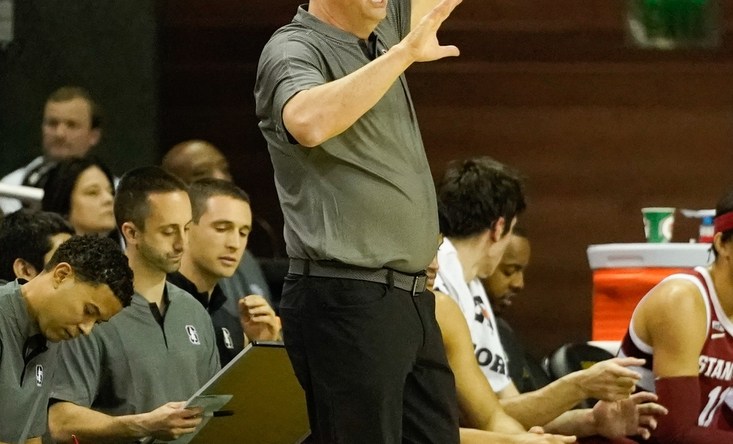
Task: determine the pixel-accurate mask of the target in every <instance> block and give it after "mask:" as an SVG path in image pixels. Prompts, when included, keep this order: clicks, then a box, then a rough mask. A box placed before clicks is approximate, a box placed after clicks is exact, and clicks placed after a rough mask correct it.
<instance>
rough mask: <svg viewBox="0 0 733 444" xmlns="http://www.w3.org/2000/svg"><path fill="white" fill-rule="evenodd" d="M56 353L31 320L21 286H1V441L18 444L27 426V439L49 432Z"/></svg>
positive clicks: (10, 284)
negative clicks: (48, 423) (48, 410)
mask: <svg viewBox="0 0 733 444" xmlns="http://www.w3.org/2000/svg"><path fill="white" fill-rule="evenodd" d="M57 352H58V347H57V344H54V343H51V342H49V343H47V342H46V338H45V337H43V336H42V335H41V332H40V330H39V329H38V325H37V323H36V322H35V321H33V320H31V318H30V317H29V315H28V306H27V305H26V303H25V299H23V296H22V295H21V293H20V285H19V284H18V282H17V281H13V282H10V283H8V284H5V285H3V286H0V441H2V442H17V441H18V440H19V439H20V438H21V435H22V433H23V431H24V429H25V427H26V426H28V427H29V429H28V433H27V435H26V438H32V437H36V436H41V435H43V434H44V433H45V432H46V423H47V421H46V405H47V403H48V396H49V392H50V390H51V377H52V375H53V371H54V367H55V366H56V362H57ZM28 423H30V424H28Z"/></svg>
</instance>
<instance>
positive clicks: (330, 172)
mask: <svg viewBox="0 0 733 444" xmlns="http://www.w3.org/2000/svg"><path fill="white" fill-rule="evenodd" d="M387 16H388V17H387V19H386V20H384V21H383V22H382V23H380V25H379V26H378V27H377V29H376V30H375V32H374V34H375V35H376V37H377V40H376V54H377V55H379V54H381V53H383V52H385V51H386V50H387V49H388V48H390V47H392V46H393V45H395V44H397V43H398V42H399V41H400V40H401V39H402V38H403V37H404V36H405V35H406V34H407V33H408V32H409V27H410V2H409V1H408V0H392V1H390V2H389V7H388V11H387ZM373 46H374V45H373V42H372V43H370V42H366V41H363V40H360V39H359V38H357V37H356V36H355V35H353V34H350V33H347V32H344V31H342V30H340V29H337V28H335V27H333V26H331V25H328V24H326V23H323V22H321V21H320V20H318V19H317V18H315V17H314V16H312V15H311V14H309V13H308V12H307V10H306V9H305V6H301V7H300V8H299V10H298V13H297V15H296V16H295V18H294V19H293V21H292V23H290V24H289V25H287V26H285V27H283V28H281V29H280V30H278V31H277V32H276V33H275V34H274V35H273V36H272V38H271V39H270V41H269V42H268V43H267V45H266V46H265V48H264V50H263V52H262V56H261V58H260V63H259V67H258V73H257V84H256V86H255V98H256V101H257V116H258V117H259V119H260V129H261V130H262V134H263V135H264V136H265V139H266V140H267V143H268V148H269V151H270V156H271V157H272V163H273V166H274V170H275V185H276V187H277V191H278V195H279V198H280V205H281V207H282V211H283V215H284V219H285V240H286V242H287V252H288V255H289V256H290V257H296V258H304V259H313V260H321V259H331V260H338V261H341V262H345V263H348V264H352V265H358V266H364V267H372V268H378V267H383V266H386V267H390V268H394V269H397V270H400V271H404V272H417V271H420V270H423V269H425V268H426V267H427V265H428V264H429V263H430V261H431V260H432V258H433V256H435V251H436V249H437V239H438V215H437V204H436V195H435V186H434V184H433V180H432V176H431V174H430V169H429V166H428V162H427V159H426V157H425V150H424V148H423V144H422V138H421V136H420V130H419V128H418V124H417V117H416V116H415V110H414V108H413V104H412V99H411V98H410V92H409V90H408V88H407V82H406V80H405V76H404V75H402V76H401V77H400V78H399V79H398V80H397V81H396V82H395V83H394V84H393V85H392V87H391V88H390V89H389V91H388V92H387V93H386V94H385V95H384V97H382V99H381V100H380V101H379V102H378V103H377V104H376V105H375V106H374V108H372V109H371V110H369V111H368V112H367V113H366V114H365V115H364V116H362V117H361V118H360V119H359V120H358V121H357V122H356V123H355V124H354V125H353V126H352V127H350V128H349V129H347V130H346V131H345V132H343V133H342V134H340V135H338V136H336V137H334V138H332V139H330V140H328V141H326V142H324V143H323V144H322V145H320V146H318V147H316V148H313V149H307V148H303V147H301V146H300V145H297V144H293V143H291V142H290V141H289V137H288V134H287V132H286V130H285V128H284V125H283V122H282V109H283V107H284V106H285V104H286V103H287V102H288V100H290V99H291V98H292V97H293V95H295V94H296V93H297V92H299V91H302V90H305V89H309V88H312V87H315V86H317V85H321V84H324V83H327V82H329V81H332V80H335V79H339V78H342V77H344V76H346V75H348V74H350V73H352V72H354V71H356V70H357V69H359V68H361V67H363V66H364V65H366V64H367V63H369V61H370V60H371V57H372V56H371V55H370V54H369V52H370V51H371V50H372V49H374V48H373Z"/></svg>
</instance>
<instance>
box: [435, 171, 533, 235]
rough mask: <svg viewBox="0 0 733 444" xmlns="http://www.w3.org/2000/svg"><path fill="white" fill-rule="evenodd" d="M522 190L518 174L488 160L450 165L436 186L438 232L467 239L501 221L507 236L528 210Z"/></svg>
mask: <svg viewBox="0 0 733 444" xmlns="http://www.w3.org/2000/svg"><path fill="white" fill-rule="evenodd" d="M523 188H524V185H523V183H522V178H521V176H520V174H519V173H518V172H517V171H515V170H513V169H511V168H509V167H507V166H505V165H503V164H501V163H499V162H497V161H495V160H493V159H491V158H490V157H475V158H472V159H468V160H464V161H454V162H451V163H450V164H449V165H448V169H447V170H446V172H445V174H444V175H443V179H442V180H441V181H440V183H439V185H438V219H439V222H440V231H441V232H442V233H443V235H445V236H447V237H455V238H466V237H470V236H473V235H476V234H479V233H481V232H483V231H484V230H487V229H491V228H493V227H494V224H495V223H496V222H497V221H498V220H499V218H500V217H503V218H504V219H505V220H506V226H505V228H504V233H502V234H506V233H507V232H508V231H509V229H510V227H511V223H512V221H513V220H514V218H515V217H516V216H517V215H518V214H520V213H521V212H522V211H524V209H525V208H526V206H527V205H526V203H525V201H524V190H523Z"/></svg>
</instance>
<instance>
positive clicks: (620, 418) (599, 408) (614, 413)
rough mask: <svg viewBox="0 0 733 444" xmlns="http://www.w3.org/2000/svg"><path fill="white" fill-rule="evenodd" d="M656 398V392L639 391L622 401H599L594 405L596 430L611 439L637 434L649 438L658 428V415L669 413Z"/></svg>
mask: <svg viewBox="0 0 733 444" xmlns="http://www.w3.org/2000/svg"><path fill="white" fill-rule="evenodd" d="M656 400H657V395H655V394H654V393H649V392H639V393H635V394H633V395H631V397H629V398H628V399H624V400H622V401H616V402H607V401H599V402H598V403H597V404H596V405H595V406H594V407H593V421H594V422H595V424H596V432H597V433H598V434H599V435H602V436H605V437H606V438H610V439H614V438H620V437H622V436H636V435H639V436H641V437H642V438H644V439H649V437H650V436H651V432H652V430H654V429H656V428H657V419H656V416H659V415H666V414H667V413H668V412H667V409H666V408H664V407H663V406H661V405H659V404H657V403H656V402H654V401H656Z"/></svg>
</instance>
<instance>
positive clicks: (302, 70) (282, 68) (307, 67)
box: [260, 35, 328, 143]
mask: <svg viewBox="0 0 733 444" xmlns="http://www.w3.org/2000/svg"><path fill="white" fill-rule="evenodd" d="M279 37H280V38H275V39H273V40H271V41H270V43H268V45H267V46H266V47H265V49H264V51H263V53H262V56H261V59H260V76H261V78H263V79H266V86H265V88H264V90H265V94H266V95H268V96H269V100H270V101H271V103H272V109H271V117H272V119H274V121H275V124H276V129H277V134H278V137H280V138H281V139H282V140H283V141H287V142H289V143H293V140H292V138H291V137H289V135H288V132H287V130H286V129H285V124H284V123H283V118H282V113H283V108H284V107H285V104H286V103H288V101H289V100H290V99H292V98H293V96H294V95H295V94H297V93H299V92H300V91H304V90H307V89H310V88H313V87H315V86H318V85H323V84H324V83H326V82H327V81H328V80H327V79H326V77H325V76H324V74H323V70H324V67H323V66H322V63H321V59H320V56H319V54H318V50H317V49H316V48H315V47H314V46H313V44H311V43H308V42H303V41H300V40H296V39H292V38H290V39H289V38H287V37H286V35H282V36H279Z"/></svg>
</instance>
